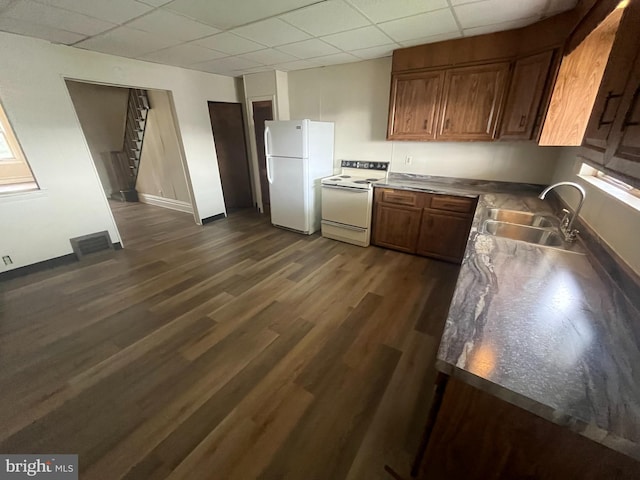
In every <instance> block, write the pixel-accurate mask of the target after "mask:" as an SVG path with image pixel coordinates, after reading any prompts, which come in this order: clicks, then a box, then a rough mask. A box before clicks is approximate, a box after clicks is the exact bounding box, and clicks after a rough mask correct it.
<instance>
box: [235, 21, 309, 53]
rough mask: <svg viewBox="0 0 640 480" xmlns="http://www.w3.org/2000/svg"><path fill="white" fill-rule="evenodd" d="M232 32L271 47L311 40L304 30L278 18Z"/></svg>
mask: <svg viewBox="0 0 640 480" xmlns="http://www.w3.org/2000/svg"><path fill="white" fill-rule="evenodd" d="M232 32H233V33H235V34H237V35H240V36H242V37H245V38H248V39H249V40H255V41H257V42H260V43H263V44H265V45H268V46H270V47H275V46H278V45H284V44H285V43H293V42H298V41H300V40H305V39H307V38H311V36H310V35H308V34H306V33H304V32H303V31H302V30H299V29H297V28H296V27H293V26H291V25H289V24H288V23H286V22H283V21H282V20H279V19H277V18H270V19H268V20H263V21H262V22H257V23H252V24H251V25H246V26H244V27H238V28H236V29H234V30H232Z"/></svg>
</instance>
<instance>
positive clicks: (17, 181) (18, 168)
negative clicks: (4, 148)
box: [0, 104, 38, 194]
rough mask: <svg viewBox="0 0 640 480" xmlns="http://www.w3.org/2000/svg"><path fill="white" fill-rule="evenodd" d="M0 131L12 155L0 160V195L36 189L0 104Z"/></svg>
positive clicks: (27, 165) (33, 179)
mask: <svg viewBox="0 0 640 480" xmlns="http://www.w3.org/2000/svg"><path fill="white" fill-rule="evenodd" d="M0 129H1V131H2V132H1V133H3V134H4V137H5V139H6V143H7V145H8V147H9V150H10V151H11V154H12V155H13V156H12V157H11V158H5V159H1V160H0V194H2V193H11V192H16V191H22V190H34V189H37V188H38V185H37V183H36V180H35V178H34V176H33V173H32V172H31V168H30V167H29V163H28V162H27V159H26V158H25V156H24V153H23V152H22V148H21V147H20V143H19V142H18V139H17V138H16V136H15V133H14V132H13V128H12V127H11V123H10V122H9V119H8V118H7V115H6V113H5V111H4V108H3V107H2V104H0Z"/></svg>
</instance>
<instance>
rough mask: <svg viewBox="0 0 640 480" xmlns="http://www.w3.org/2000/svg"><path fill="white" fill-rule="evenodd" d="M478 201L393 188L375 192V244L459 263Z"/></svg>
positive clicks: (377, 189) (380, 189)
mask: <svg viewBox="0 0 640 480" xmlns="http://www.w3.org/2000/svg"><path fill="white" fill-rule="evenodd" d="M476 202H477V200H476V199H474V198H468V197H457V196H452V195H437V194H430V193H423V192H414V191H408V190H399V189H392V188H376V189H375V193H374V212H373V237H372V238H373V240H372V243H373V244H374V245H378V246H380V247H386V248H391V249H394V250H399V251H401V252H406V253H414V254H418V255H422V256H425V257H433V258H438V259H441V260H447V261H450V262H455V263H460V262H461V261H462V257H463V256H464V251H465V247H466V244H467V238H468V237H469V230H470V229H471V222H472V219H473V213H474V211H475V206H476Z"/></svg>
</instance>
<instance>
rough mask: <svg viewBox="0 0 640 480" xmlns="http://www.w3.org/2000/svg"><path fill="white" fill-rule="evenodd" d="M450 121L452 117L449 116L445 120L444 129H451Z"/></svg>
mask: <svg viewBox="0 0 640 480" xmlns="http://www.w3.org/2000/svg"><path fill="white" fill-rule="evenodd" d="M450 123H451V121H450V119H448V118H447V119H446V120H445V121H444V129H445V130H448V129H449V124H450Z"/></svg>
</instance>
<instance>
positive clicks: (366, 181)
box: [353, 180, 371, 183]
mask: <svg viewBox="0 0 640 480" xmlns="http://www.w3.org/2000/svg"><path fill="white" fill-rule="evenodd" d="M353 183H371V182H370V181H369V180H356V181H355V182H353Z"/></svg>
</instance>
